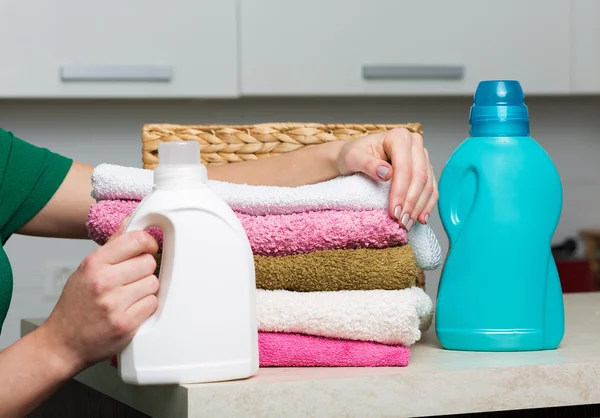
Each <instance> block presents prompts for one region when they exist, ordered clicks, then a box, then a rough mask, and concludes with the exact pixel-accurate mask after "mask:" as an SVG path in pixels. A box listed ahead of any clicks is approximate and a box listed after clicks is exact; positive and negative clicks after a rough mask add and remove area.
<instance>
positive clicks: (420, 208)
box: [413, 150, 433, 224]
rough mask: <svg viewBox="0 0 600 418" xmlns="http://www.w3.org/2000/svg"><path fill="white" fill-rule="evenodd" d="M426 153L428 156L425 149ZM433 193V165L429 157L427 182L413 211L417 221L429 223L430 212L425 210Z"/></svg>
mask: <svg viewBox="0 0 600 418" xmlns="http://www.w3.org/2000/svg"><path fill="white" fill-rule="evenodd" d="M425 155H426V156H427V150H425ZM432 194H433V167H431V164H430V163H429V159H428V160H427V183H426V184H425V187H424V188H423V192H422V193H421V196H420V197H419V200H418V201H417V204H416V205H415V209H414V211H413V219H415V221H418V222H421V223H422V224H425V223H427V219H426V217H428V216H427V215H428V212H426V211H425V208H426V206H427V203H428V202H429V201H430V200H431V195H432Z"/></svg>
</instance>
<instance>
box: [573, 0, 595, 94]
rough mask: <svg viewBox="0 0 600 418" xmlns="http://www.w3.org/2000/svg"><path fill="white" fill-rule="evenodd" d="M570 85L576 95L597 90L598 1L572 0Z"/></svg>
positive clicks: (593, 92) (592, 92)
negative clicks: (571, 68)
mask: <svg viewBox="0 0 600 418" xmlns="http://www.w3.org/2000/svg"><path fill="white" fill-rule="evenodd" d="M572 4H573V13H572V14H571V25H572V27H573V44H572V45H573V51H572V55H571V57H572V64H573V70H572V80H571V81H572V84H573V92H574V93H576V94H597V93H600V1H598V0H572Z"/></svg>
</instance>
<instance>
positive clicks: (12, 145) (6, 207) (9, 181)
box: [0, 129, 73, 245]
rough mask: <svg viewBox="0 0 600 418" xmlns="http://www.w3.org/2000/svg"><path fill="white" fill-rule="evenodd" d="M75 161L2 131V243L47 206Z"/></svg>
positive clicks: (0, 154)
mask: <svg viewBox="0 0 600 418" xmlns="http://www.w3.org/2000/svg"><path fill="white" fill-rule="evenodd" d="M72 164H73V161H72V160H71V159H69V158H66V157H63V156H62V155H59V154H56V153H53V152H51V151H49V150H48V149H46V148H41V147H37V146H35V145H32V144H29V143H27V142H25V141H22V140H21V139H19V138H17V137H15V136H14V135H13V134H12V133H11V132H7V131H4V130H2V129H0V236H1V237H2V244H3V245H4V243H6V241H7V240H8V238H10V236H11V235H12V234H14V233H15V232H16V231H18V230H19V229H20V228H21V227H22V226H23V225H25V224H26V223H27V222H29V221H30V220H31V219H32V218H33V217H35V215H36V214H37V213H38V212H39V211H40V210H41V209H42V208H43V207H44V206H45V205H46V203H48V201H49V200H50V199H51V198H52V196H53V195H54V193H56V191H57V190H58V188H59V187H60V185H61V184H62V182H63V180H64V179H65V177H66V175H67V173H68V172H69V169H70V168H71V165H72Z"/></svg>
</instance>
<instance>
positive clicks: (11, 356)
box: [0, 328, 77, 418]
mask: <svg viewBox="0 0 600 418" xmlns="http://www.w3.org/2000/svg"><path fill="white" fill-rule="evenodd" d="M49 339H50V336H46V335H45V330H44V329H43V328H39V329H37V330H36V331H34V332H32V333H30V334H28V335H26V336H25V337H23V338H21V339H20V340H19V341H17V342H16V343H14V344H13V345H12V346H10V347H9V348H7V349H6V350H4V351H1V352H0V376H2V384H1V385H0V418H5V417H6V418H8V417H11V418H14V417H24V416H26V415H27V414H29V413H30V412H31V411H33V410H34V409H35V408H37V407H38V406H39V405H40V404H41V403H42V402H43V401H44V400H45V399H47V398H48V397H49V396H50V395H51V394H52V393H53V392H54V391H56V390H57V389H58V388H59V387H60V386H61V385H62V384H64V383H65V382H67V381H68V380H69V379H70V378H72V377H73V376H74V375H75V374H76V373H77V370H76V369H77V366H76V365H74V364H69V362H68V360H67V359H66V358H65V357H61V354H60V351H59V350H56V349H54V347H53V345H52V343H51V342H49V341H48V340H49Z"/></svg>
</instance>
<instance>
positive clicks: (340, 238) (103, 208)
mask: <svg viewBox="0 0 600 418" xmlns="http://www.w3.org/2000/svg"><path fill="white" fill-rule="evenodd" d="M137 205H138V202H137V201H126V200H104V201H101V202H99V203H96V204H94V205H92V207H91V209H90V213H89V216H88V223H87V227H88V231H89V235H90V238H92V239H93V240H94V241H95V242H96V243H98V244H100V245H102V244H104V243H105V242H106V241H107V240H108V238H110V236H111V235H112V234H114V232H115V231H116V230H117V228H118V227H119V225H120V224H121V222H122V221H123V219H124V218H125V216H127V215H130V214H131V213H132V212H133V211H134V209H135V208H136V206H137ZM236 215H237V216H238V218H239V219H240V221H241V222H242V225H243V227H244V230H245V231H246V234H247V235H248V238H249V240H250V245H251V246H252V251H253V253H254V254H255V255H263V256H285V255H292V254H306V253H310V252H313V251H318V250H333V249H352V248H388V247H393V246H397V245H404V244H406V243H407V238H406V231H405V230H404V229H403V228H401V227H400V226H399V224H398V222H397V221H395V220H394V219H392V218H391V217H390V216H389V214H388V213H387V211H385V210H380V209H375V210H365V211H346V210H340V211H338V210H328V211H320V212H305V213H292V214H287V215H264V216H253V215H247V214H243V213H239V212H236ZM148 232H149V233H150V234H152V235H153V236H154V237H155V238H156V239H157V241H158V243H159V245H162V232H161V230H160V229H158V228H149V229H148Z"/></svg>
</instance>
